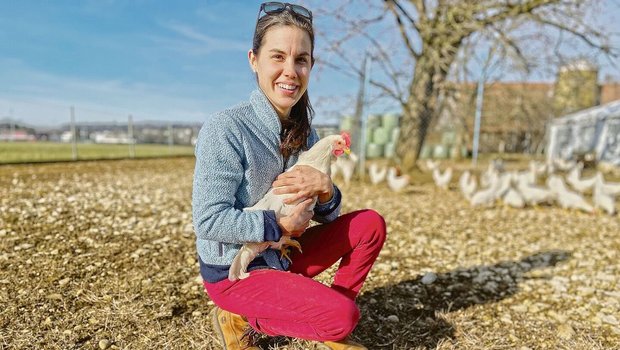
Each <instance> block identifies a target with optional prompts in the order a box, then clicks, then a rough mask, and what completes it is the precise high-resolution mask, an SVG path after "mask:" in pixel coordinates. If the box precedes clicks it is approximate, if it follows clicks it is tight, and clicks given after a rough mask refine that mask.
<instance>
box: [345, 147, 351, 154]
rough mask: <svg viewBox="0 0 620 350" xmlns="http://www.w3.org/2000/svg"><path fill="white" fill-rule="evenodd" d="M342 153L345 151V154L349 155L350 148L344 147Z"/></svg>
mask: <svg viewBox="0 0 620 350" xmlns="http://www.w3.org/2000/svg"><path fill="white" fill-rule="evenodd" d="M344 153H346V155H347V156H348V155H350V154H351V149H350V148H345V149H344Z"/></svg>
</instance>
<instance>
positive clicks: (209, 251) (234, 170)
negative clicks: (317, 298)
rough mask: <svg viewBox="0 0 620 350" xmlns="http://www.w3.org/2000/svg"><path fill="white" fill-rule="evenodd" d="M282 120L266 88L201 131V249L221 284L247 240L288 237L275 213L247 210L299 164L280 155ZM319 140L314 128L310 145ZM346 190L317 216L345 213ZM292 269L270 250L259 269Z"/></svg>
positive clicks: (212, 277)
mask: <svg viewBox="0 0 620 350" xmlns="http://www.w3.org/2000/svg"><path fill="white" fill-rule="evenodd" d="M280 130H281V124H280V119H279V118H278V115H277V114H276V112H275V110H274V108H273V106H272V105H271V103H270V102H269V100H268V99H267V97H266V96H265V95H264V94H263V92H262V91H261V90H260V89H257V90H255V91H253V92H252V94H251V95H250V101H249V102H245V103H241V104H239V105H237V106H235V107H233V108H230V109H227V110H224V111H222V112H219V113H216V114H215V115H213V116H212V117H211V118H209V119H208V121H207V122H205V123H204V125H203V126H202V128H201V129H200V133H199V135H198V139H197V143H196V149H195V155H196V167H195V170H194V184H193V191H192V211H193V223H194V230H195V233H196V249H197V251H198V255H199V257H200V262H201V274H202V277H203V278H204V279H205V280H207V281H208V282H217V281H219V280H222V279H224V278H226V277H227V276H228V268H229V266H230V264H231V263H232V261H233V258H234V257H235V255H236V254H237V252H238V251H239V248H240V247H241V245H242V244H243V243H245V242H264V241H277V240H279V239H280V237H281V236H282V232H281V231H280V228H279V226H278V225H277V223H276V219H275V213H274V212H273V211H268V210H267V211H243V208H246V207H251V206H252V205H254V204H255V203H256V202H258V201H259V200H260V199H261V198H262V197H263V196H264V195H265V193H267V191H268V190H269V188H270V187H271V184H272V183H273V181H274V180H275V178H276V177H277V176H278V175H279V174H280V173H282V172H283V171H285V170H286V169H288V168H290V167H291V166H293V165H295V162H297V157H296V156H292V157H290V158H289V159H288V161H287V164H284V159H283V156H282V154H281V153H280ZM317 141H318V135H317V133H316V131H315V130H314V129H312V132H311V134H310V137H309V139H308V147H311V146H312V145H313V144H314V143H316V142H317ZM340 201H341V194H340V191H339V190H338V188H334V196H333V198H332V199H331V200H330V201H329V202H327V203H323V204H320V205H317V206H316V207H315V216H314V218H313V219H314V220H315V221H318V222H330V221H333V220H334V219H335V218H336V217H338V215H339V214H340ZM264 267H268V268H275V269H279V270H287V269H288V260H286V259H283V258H281V257H280V253H279V252H278V251H275V250H272V249H268V250H266V251H265V252H263V253H262V254H261V255H260V256H259V257H258V258H257V259H256V260H255V261H254V262H253V263H252V264H250V267H249V270H251V269H253V268H264Z"/></svg>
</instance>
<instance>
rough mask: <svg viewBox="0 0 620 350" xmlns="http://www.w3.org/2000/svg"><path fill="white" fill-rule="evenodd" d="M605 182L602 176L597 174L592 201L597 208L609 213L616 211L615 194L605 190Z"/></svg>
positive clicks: (612, 213)
mask: <svg viewBox="0 0 620 350" xmlns="http://www.w3.org/2000/svg"><path fill="white" fill-rule="evenodd" d="M603 186H605V183H604V182H603V177H602V176H596V183H595V184H594V193H593V195H592V201H593V202H594V206H595V207H596V208H599V209H602V210H604V211H606V212H607V214H609V215H614V214H615V213H616V203H615V201H616V200H615V198H614V196H613V195H611V194H609V193H607V192H605V188H604V187H603Z"/></svg>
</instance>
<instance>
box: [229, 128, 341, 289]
mask: <svg viewBox="0 0 620 350" xmlns="http://www.w3.org/2000/svg"><path fill="white" fill-rule="evenodd" d="M350 147H351V139H350V137H349V135H348V134H347V133H342V134H340V135H330V136H326V137H324V138H322V139H321V140H319V141H318V142H317V143H316V144H314V146H312V148H310V149H309V150H307V151H305V152H302V153H301V154H300V155H299V158H298V160H297V163H296V164H295V165H294V166H292V167H291V168H290V169H289V170H287V171H291V170H292V169H294V168H295V167H296V166H298V165H308V166H311V167H313V168H315V169H317V170H319V171H322V172H323V173H325V174H328V175H330V172H331V168H330V164H331V161H332V159H333V158H334V157H339V156H341V155H342V154H344V153H349V152H350ZM273 190H274V188H271V189H270V190H269V191H268V192H267V193H266V194H265V196H263V198H261V199H260V200H259V201H258V202H257V203H256V204H254V205H253V206H251V207H248V208H244V210H274V211H275V213H276V218H279V217H282V216H287V215H289V214H290V213H291V212H292V210H293V208H294V207H295V205H296V204H297V203H293V204H285V203H284V200H285V199H286V198H289V197H290V196H292V194H274V193H273ZM314 200H315V202H314V203H315V204H316V200H317V198H316V197H315V199H314ZM313 208H314V205H313ZM286 246H294V247H296V248H297V249H300V248H301V247H300V245H299V243H298V242H297V241H295V240H293V239H291V238H290V237H288V236H282V238H281V239H280V240H279V241H278V242H249V243H245V244H244V245H243V246H242V247H241V249H240V250H239V252H238V253H237V255H235V258H234V259H233V262H232V265H231V266H230V269H229V272H228V279H229V280H231V281H236V280H238V279H244V278H246V277H248V276H249V274H248V273H247V267H248V265H249V264H250V262H251V261H252V260H254V258H256V256H258V254H260V253H261V252H263V251H264V250H265V249H267V248H273V249H279V250H280V251H281V252H282V255H283V256H285V257H286V258H288V255H287V254H286V251H285V247H286Z"/></svg>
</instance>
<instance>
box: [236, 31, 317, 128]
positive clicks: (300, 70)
mask: <svg viewBox="0 0 620 350" xmlns="http://www.w3.org/2000/svg"><path fill="white" fill-rule="evenodd" d="M311 52H312V46H311V43H310V36H309V35H308V33H306V32H305V31H304V30H302V29H300V28H297V27H295V26H276V27H272V28H270V29H269V30H268V31H267V33H266V34H265V36H264V37H263V42H262V46H261V48H260V50H259V52H258V53H257V54H254V52H253V51H252V50H250V51H249V52H248V58H249V60H250V65H251V66H252V69H253V70H254V72H256V75H257V77H258V85H259V86H260V88H261V90H263V92H264V93H265V95H267V98H268V99H269V101H270V102H271V104H272V105H273V107H274V108H275V110H276V112H277V113H278V115H279V116H280V118H287V117H288V116H289V114H290V112H291V108H292V107H293V106H294V105H295V104H296V103H297V101H299V99H300V98H301V96H302V95H303V94H304V92H306V89H307V88H308V79H309V78H310V69H311V68H312V63H311V62H312V58H311V56H310V54H311Z"/></svg>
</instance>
